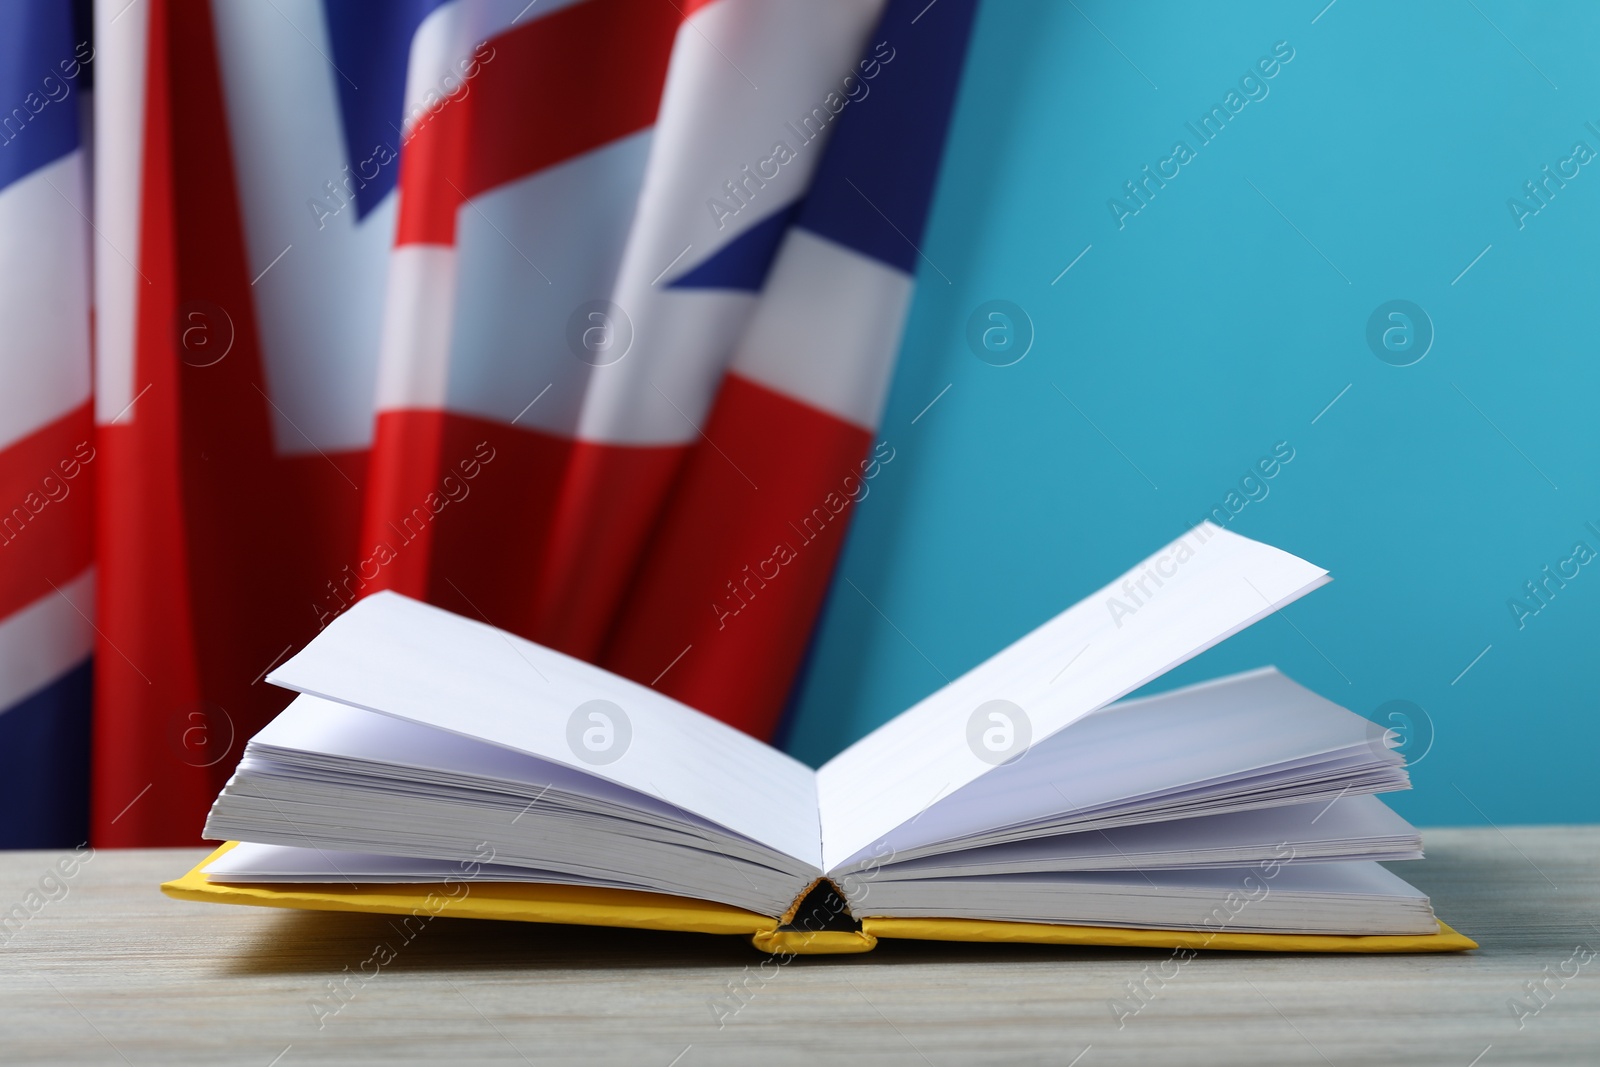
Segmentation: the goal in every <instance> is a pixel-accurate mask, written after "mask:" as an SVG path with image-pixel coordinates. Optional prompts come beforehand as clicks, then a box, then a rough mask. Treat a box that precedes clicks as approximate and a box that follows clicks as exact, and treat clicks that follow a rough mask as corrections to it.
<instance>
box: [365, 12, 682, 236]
mask: <svg viewBox="0 0 1600 1067" xmlns="http://www.w3.org/2000/svg"><path fill="white" fill-rule="evenodd" d="M680 21H681V16H680V14H679V11H678V8H676V7H674V6H673V5H672V4H671V3H664V2H662V0H589V2H588V3H582V4H574V5H572V6H571V7H566V8H563V9H561V10H560V11H557V12H556V13H554V14H552V15H548V16H546V17H544V18H541V19H535V20H534V21H532V22H529V23H527V24H526V25H523V26H519V27H516V28H515V29H512V30H509V31H507V32H506V33H504V34H501V35H500V36H498V37H495V38H492V39H491V41H490V42H489V43H490V46H491V47H492V48H493V49H494V52H493V54H492V55H491V56H490V57H489V59H488V62H480V67H479V71H478V74H477V76H476V77H474V78H473V79H472V81H471V82H470V83H468V84H469V87H470V91H468V92H467V93H466V95H465V96H461V97H458V98H456V99H452V100H446V101H444V102H443V103H441V104H440V105H439V106H438V107H437V108H435V109H434V111H433V112H431V113H430V114H429V115H428V116H426V117H424V118H423V119H421V120H419V124H418V126H417V127H416V128H415V132H414V135H413V136H412V137H411V139H410V140H409V141H407V142H406V144H405V147H404V150H403V151H402V152H401V159H400V188H401V195H400V221H399V228H398V231H397V233H396V236H395V243H396V244H445V245H450V244H454V243H455V230H456V209H457V208H458V207H460V205H461V203H462V202H463V201H465V200H466V199H467V198H469V197H472V196H476V195H477V194H479V193H481V192H484V191H485V190H488V189H493V188H495V187H496V186H499V185H504V184H505V183H507V182H510V181H514V180H516V179H518V178H522V177H525V176H527V175H529V174H533V173H535V172H537V171H540V170H543V169H544V168H545V167H549V166H551V165H553V164H556V163H560V162H562V161H563V160H567V159H571V158H573V157H574V156H579V155H582V154H583V153H585V152H589V151H592V150H594V149H596V148H599V147H600V146H601V145H604V144H607V143H609V142H611V141H615V140H617V139H618V138H620V137H626V136H627V135H629V134H631V133H637V132H638V131H640V130H643V129H646V128H648V127H649V126H651V125H653V124H654V123H655V120H656V110H657V107H658V106H659V104H660V102H661V90H662V87H663V83H664V82H665V80H666V73H667V61H668V59H669V58H670V56H671V54H672V42H673V39H674V38H675V36H676V34H677V30H678V24H679V22H680Z"/></svg>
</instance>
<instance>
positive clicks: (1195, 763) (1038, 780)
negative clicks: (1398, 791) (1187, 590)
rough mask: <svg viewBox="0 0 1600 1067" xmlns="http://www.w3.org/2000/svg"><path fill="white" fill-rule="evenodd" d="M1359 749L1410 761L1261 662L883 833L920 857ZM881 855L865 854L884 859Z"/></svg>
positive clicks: (1073, 738)
mask: <svg viewBox="0 0 1600 1067" xmlns="http://www.w3.org/2000/svg"><path fill="white" fill-rule="evenodd" d="M1350 753H1355V754H1357V755H1360V756H1370V757H1371V762H1379V761H1392V762H1393V763H1395V764H1398V763H1399V762H1400V757H1399V756H1397V755H1394V754H1392V753H1391V751H1390V750H1389V749H1388V748H1387V747H1386V746H1385V745H1384V744H1383V742H1382V728H1381V727H1377V726H1375V725H1374V724H1373V723H1372V722H1370V721H1369V720H1367V719H1363V718H1362V717H1361V716H1359V715H1357V714H1355V713H1354V712H1352V711H1348V710H1346V709H1344V708H1341V707H1340V706H1339V705H1337V704H1335V703H1333V702H1332V701H1330V700H1326V699H1324V698H1323V697H1321V696H1319V695H1318V694H1316V693H1314V692H1312V691H1311V690H1309V689H1307V688H1305V687H1304V686H1302V685H1300V684H1298V683H1296V682H1295V681H1294V680H1293V679H1291V678H1289V677H1287V676H1286V675H1284V674H1282V673H1280V672H1279V671H1278V670H1277V669H1276V668H1273V667H1262V668H1260V669H1258V670H1254V671H1246V672H1244V673H1242V674H1234V675H1229V676H1227V677H1225V678H1214V679H1212V680H1211V681H1208V682H1201V683H1199V684H1197V685H1191V686H1185V687H1183V688H1181V689H1174V690H1170V691H1168V692H1165V693H1157V694H1155V695H1154V696H1148V697H1140V698H1138V699H1135V700H1126V701H1122V702H1119V703H1116V704H1112V705H1110V706H1109V707H1106V708H1102V709H1101V710H1099V711H1097V712H1095V713H1093V714H1091V715H1086V716H1084V717H1083V718H1081V719H1079V720H1078V721H1077V722H1075V723H1073V724H1071V725H1070V726H1068V727H1067V728H1065V729H1063V730H1061V731H1060V732H1058V733H1057V734H1056V735H1055V736H1054V737H1051V738H1048V739H1046V740H1042V741H1035V742H1034V744H1033V747H1032V748H1031V749H1030V750H1029V751H1028V753H1027V755H1026V756H1025V757H1024V758H1023V759H1020V760H1017V761H1016V762H1014V763H1007V764H1005V765H1004V766H1000V767H996V768H994V769H993V770H991V771H990V772H989V773H987V774H985V775H983V776H982V777H980V778H978V779H977V780H976V781H974V782H972V783H971V784H969V785H967V786H966V787H965V788H963V789H960V790H950V791H947V793H946V795H945V796H944V797H942V798H941V799H940V800H939V801H938V802H937V803H935V804H932V805H929V806H928V807H927V808H925V809H924V810H923V811H922V812H920V813H919V814H918V817H917V819H916V820H915V821H914V822H912V823H909V824H906V825H904V826H900V827H897V828H896V829H894V830H892V831H890V832H889V833H887V834H886V835H884V840H885V841H886V842H887V843H888V844H889V846H890V847H891V848H892V849H893V850H894V852H895V853H896V854H898V855H905V856H911V855H916V854H919V853H920V852H921V851H923V850H926V849H929V848H933V847H934V846H938V845H941V844H944V843H946V842H952V841H958V840H960V839H962V838H967V837H971V836H973V835H980V834H983V833H984V832H986V831H989V830H994V829H997V828H1001V827H1007V826H1015V825H1017V824H1019V823H1029V822H1035V821H1038V820H1042V819H1047V818H1049V817H1050V816H1052V815H1056V814H1060V815H1062V816H1063V817H1070V816H1079V817H1081V818H1084V819H1090V818H1094V817H1095V816H1096V815H1102V814H1104V812H1105V811H1106V809H1108V808H1111V809H1115V808H1116V807H1117V806H1118V804H1119V803H1125V802H1138V801H1139V800H1140V799H1141V798H1149V797H1152V796H1159V795H1168V796H1171V795H1172V794H1174V793H1179V794H1185V793H1192V792H1193V791H1194V790H1195V789H1200V788H1203V787H1204V786H1207V785H1209V786H1211V787H1213V790H1214V789H1221V788H1224V787H1225V786H1226V785H1227V783H1230V782H1237V781H1238V780H1239V779H1241V778H1245V779H1254V778H1257V777H1258V775H1259V774H1260V772H1261V771H1262V769H1264V768H1265V769H1272V770H1273V771H1274V772H1276V771H1280V770H1281V771H1282V775H1283V776H1291V775H1292V774H1293V773H1294V771H1293V769H1295V768H1300V769H1301V770H1302V771H1303V769H1304V767H1305V765H1306V763H1307V761H1308V760H1309V761H1313V763H1326V762H1331V761H1337V760H1346V759H1348V756H1349V754H1350ZM1352 773H1354V772H1353V771H1352ZM1273 776H1274V777H1278V776H1279V775H1277V774H1276V773H1275V774H1274V775H1273ZM1184 787H1193V788H1192V789H1186V788H1184ZM1338 791H1339V787H1338V786H1335V787H1334V789H1333V792H1338ZM1314 792H1318V791H1314ZM1172 799H1173V801H1174V802H1175V803H1177V802H1179V801H1180V799H1181V798H1180V797H1178V796H1173V797H1172ZM1324 803H1326V802H1324ZM958 847H959V846H958ZM934 850H935V851H942V850H940V849H937V848H935V849H934ZM873 851H874V850H873V849H869V850H867V852H866V854H865V855H864V856H863V857H861V858H862V860H863V862H869V863H870V862H872V861H873V860H872V853H873Z"/></svg>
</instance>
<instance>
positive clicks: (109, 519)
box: [90, 0, 214, 846]
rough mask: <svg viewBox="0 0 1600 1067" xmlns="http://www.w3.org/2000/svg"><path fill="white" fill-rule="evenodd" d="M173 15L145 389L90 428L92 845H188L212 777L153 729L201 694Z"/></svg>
mask: <svg viewBox="0 0 1600 1067" xmlns="http://www.w3.org/2000/svg"><path fill="white" fill-rule="evenodd" d="M169 17H170V16H169V13H168V4H167V2H166V0H150V12H149V19H150V34H149V46H148V48H149V50H148V55H147V68H146V70H147V73H146V77H145V129H144V131H143V138H144V173H143V174H142V176H141V185H142V188H143V196H142V200H141V204H140V217H139V230H140V235H141V237H140V247H139V273H140V275H141V279H140V280H141V281H142V282H143V283H144V284H142V285H140V286H139V288H138V291H137V295H136V297H135V301H136V303H135V325H134V352H135V357H134V376H133V380H134V382H135V383H136V392H138V393H140V394H141V395H140V396H139V398H138V400H137V401H136V402H135V403H134V405H133V407H132V408H131V409H130V411H129V412H128V417H129V418H130V420H131V421H130V422H128V423H123V424H116V425H110V426H103V427H101V428H100V431H99V435H98V437H99V451H100V459H99V461H98V462H99V463H100V465H101V466H100V471H99V475H100V482H99V485H100V508H99V510H98V513H97V527H98V534H99V537H98V541H99V562H100V577H99V580H98V582H97V584H96V590H97V597H96V601H97V602H96V607H95V614H96V617H97V618H98V620H99V622H98V628H99V641H98V642H97V644H96V647H95V659H96V663H97V669H96V670H95V672H94V690H95V712H94V727H93V752H92V760H91V777H90V839H91V840H92V841H93V842H94V843H95V845H96V846H108V845H110V846H127V845H168V844H172V845H176V844H185V845H188V844H193V843H195V838H196V837H197V836H198V832H199V829H200V827H199V825H198V824H197V823H196V821H195V816H196V815H197V814H199V813H202V812H204V811H205V805H206V804H207V803H208V802H209V801H210V799H211V796H212V794H213V792H214V790H213V788H212V780H211V775H210V773H209V772H207V771H206V770H204V769H202V768H196V767H188V766H185V765H183V764H182V763H181V762H179V761H178V760H177V759H175V758H174V753H173V752H172V751H171V750H170V749H169V747H168V745H167V739H166V737H165V731H164V730H162V729H161V725H162V724H161V713H162V711H163V710H170V709H172V708H175V707H179V706H184V705H188V704H192V703H193V702H195V701H196V700H198V698H199V667H198V665H197V664H196V662H195V655H194V625H193V618H192V615H191V612H190V606H189V584H188V575H187V572H186V569H185V566H184V559H185V552H186V547H187V546H186V540H185V535H184V528H183V522H182V520H181V514H182V499H181V495H180V492H179V484H178V469H179V466H180V452H181V447H180V444H179V435H178V380H177V379H178V367H179V364H178V361H177V360H176V359H173V358H172V353H171V348H170V344H171V340H172V330H171V324H172V322H173V315H174V314H175V311H176V293H177V279H176V277H175V275H176V269H177V268H176V262H175V261H176V253H175V249H174V247H173V238H174V235H173V190H172V168H171V159H170V152H171V146H172V128H171V122H170V118H169V115H168V107H169V105H170V94H169V87H168V80H167V74H166V70H167V61H168V42H167V35H166V32H165V28H166V25H167V22H168V20H169ZM158 354H159V355H162V356H164V357H165V358H157V356H158ZM141 382H142V383H144V384H143V385H138V384H137V383H141ZM158 780H159V782H160V785H161V789H160V791H159V792H156V784H157V781H158ZM151 793H156V795H155V796H150V795H149V794H151Z"/></svg>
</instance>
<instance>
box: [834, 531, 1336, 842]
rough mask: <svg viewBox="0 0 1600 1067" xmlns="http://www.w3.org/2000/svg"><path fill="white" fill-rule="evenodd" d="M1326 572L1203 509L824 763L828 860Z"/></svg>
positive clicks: (1133, 740) (1313, 584)
mask: <svg viewBox="0 0 1600 1067" xmlns="http://www.w3.org/2000/svg"><path fill="white" fill-rule="evenodd" d="M1327 581H1329V578H1328V572H1327V571H1325V570H1323V569H1322V568H1320V567H1317V566H1315V565H1313V564H1311V563H1307V562H1306V561H1305V560H1303V559H1300V558H1298V557H1296V556H1292V555H1290V554H1289V553H1287V552H1284V551H1281V550H1279V549H1276V548H1273V547H1272V546H1270V545H1264V544H1261V543H1260V542H1258V541H1252V540H1250V539H1249V538H1245V537H1240V536H1239V535H1238V534H1234V533H1229V532H1228V531H1226V530H1223V529H1221V528H1219V527H1217V526H1214V525H1212V524H1211V523H1201V524H1200V525H1199V526H1196V527H1194V528H1193V529H1191V530H1190V531H1189V532H1188V533H1186V534H1184V536H1182V537H1180V538H1179V539H1178V540H1176V541H1174V542H1173V543H1171V544H1169V545H1167V546H1166V547H1164V548H1162V549H1161V550H1159V551H1157V552H1156V553H1155V554H1153V555H1152V556H1150V557H1149V558H1147V559H1145V560H1144V561H1143V562H1141V563H1140V564H1139V565H1138V566H1136V567H1134V568H1133V569H1132V570H1130V571H1128V572H1127V574H1125V575H1123V576H1121V577H1119V578H1117V579H1116V580H1114V581H1113V582H1111V583H1110V584H1109V585H1107V586H1105V587H1104V588H1103V589H1101V590H1099V591H1098V592H1096V593H1094V594H1092V595H1091V596H1088V597H1085V598H1084V599H1083V600H1081V601H1079V602H1078V603H1077V604H1075V605H1073V606H1072V607H1070V608H1068V609H1067V610H1066V611H1064V612H1062V613H1061V614H1060V615H1057V616H1056V617H1055V618H1053V619H1051V620H1050V621H1048V622H1046V623H1045V624H1044V625H1042V626H1040V627H1039V628H1038V629H1036V630H1034V631H1033V632H1032V633H1030V634H1028V635H1026V636H1025V637H1023V638H1022V639H1020V640H1019V641H1017V642H1016V643H1015V644H1013V645H1011V646H1010V647H1008V648H1006V649H1004V650H1002V651H1000V652H998V653H997V654H995V655H994V656H992V657H990V658H989V659H988V660H985V661H984V662H983V663H981V664H979V665H978V666H976V667H974V668H973V669H972V670H970V671H968V672H967V673H966V674H964V675H962V676H961V677H960V678H957V679H956V680H955V681H954V682H951V683H950V684H949V685H947V686H945V687H944V688H942V689H940V690H938V691H936V692H934V693H933V694H932V695H930V696H928V697H927V698H925V699H924V700H922V701H920V702H919V703H917V704H916V705H914V706H912V707H911V708H910V709H909V710H907V711H905V712H903V713H901V714H900V715H899V716H897V717H895V718H894V719H891V720H890V721H889V722H887V723H885V724H884V725H883V726H880V727H879V728H878V729H876V730H874V731H873V732H872V733H870V734H868V735H867V736H866V737H864V738H862V739H861V740H860V741H857V742H856V743H855V744H853V745H851V746H850V747H849V748H847V749H845V750H844V751H843V752H841V753H840V754H839V755H837V756H835V757H834V758H833V759H832V760H830V761H828V763H826V764H824V765H823V767H822V768H821V769H820V770H819V771H818V772H817V791H818V803H819V806H820V810H821V813H822V834H823V866H824V868H825V869H829V870H831V869H833V867H835V866H836V865H838V864H840V863H842V862H844V861H845V860H847V859H848V858H850V857H851V856H854V855H856V854H857V853H859V852H861V851H862V850H864V849H867V848H869V847H870V846H872V844H873V843H874V842H876V841H878V840H879V839H880V838H882V837H883V836H884V835H885V834H887V833H888V832H889V831H891V830H893V829H894V828H895V827H897V826H899V825H901V824H902V823H904V822H906V821H908V820H910V819H912V818H915V817H916V816H917V815H919V814H920V813H921V812H922V811H923V810H925V809H926V808H928V807H930V806H931V805H932V804H934V803H935V802H936V801H937V800H939V798H941V797H944V796H946V795H947V794H949V793H952V792H954V791H955V790H957V789H960V788H961V787H962V786H965V785H967V784H968V783H970V782H972V781H975V780H976V779H977V778H979V777H980V776H982V775H983V774H984V773H986V772H987V771H989V770H992V769H993V768H994V767H995V766H997V765H999V764H1000V763H1002V762H1006V761H1007V760H1008V759H1015V758H1016V757H1017V756H1020V755H1021V754H1022V753H1024V752H1025V751H1026V749H1027V747H1028V746H1029V745H1030V744H1032V743H1035V742H1038V741H1040V740H1043V739H1044V738H1047V737H1050V736H1051V735H1053V734H1055V733H1056V732H1057V731H1059V730H1061V729H1063V728H1065V727H1066V726H1068V725H1070V724H1071V723H1073V722H1076V721H1077V720H1078V719H1081V718H1082V717H1083V716H1085V715H1087V714H1089V713H1090V712H1092V711H1095V710H1096V709H1098V708H1101V707H1104V706H1105V705H1106V704H1109V703H1111V702H1112V701H1113V700H1116V699H1118V698H1119V697H1122V696H1125V695H1127V694H1128V693H1131V692H1132V691H1133V690H1135V689H1138V688H1139V687H1140V686H1142V685H1144V684H1145V683H1147V682H1149V681H1150V680H1152V679H1154V678H1157V677H1160V676H1161V675H1163V674H1165V673H1166V672H1167V671H1169V670H1171V669H1172V668H1173V667H1175V666H1177V665H1178V664H1180V663H1183V662H1185V661H1187V660H1189V659H1192V658H1193V657H1194V656H1197V655H1199V654H1200V653H1201V652H1204V651H1205V650H1206V649H1208V648H1210V647H1212V646H1213V645H1215V644H1217V643H1218V642H1220V641H1223V640H1225V639H1226V638H1228V637H1231V636H1232V635H1233V634H1236V633H1238V632H1239V631H1240V630H1242V629H1244V628H1245V627H1246V626H1249V625H1250V624H1251V623H1253V622H1256V621H1257V620H1259V619H1262V618H1265V617H1266V616H1267V615H1269V614H1271V613H1272V612H1273V611H1276V610H1277V609H1278V608H1280V607H1282V606H1283V605H1285V604H1288V603H1290V602H1292V601H1294V600H1296V599H1298V598H1299V597H1301V596H1304V595H1305V594H1306V593H1309V592H1310V591H1311V590H1313V589H1316V588H1317V587H1318V586H1321V585H1323V584H1324V583H1326V582H1327ZM997 715H998V716H1000V717H999V718H996V717H995V716H997ZM1127 743H1128V744H1129V745H1138V744H1139V738H1137V737H1129V738H1128V740H1127ZM1218 743H1219V744H1226V743H1227V739H1226V738H1219V739H1218Z"/></svg>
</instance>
